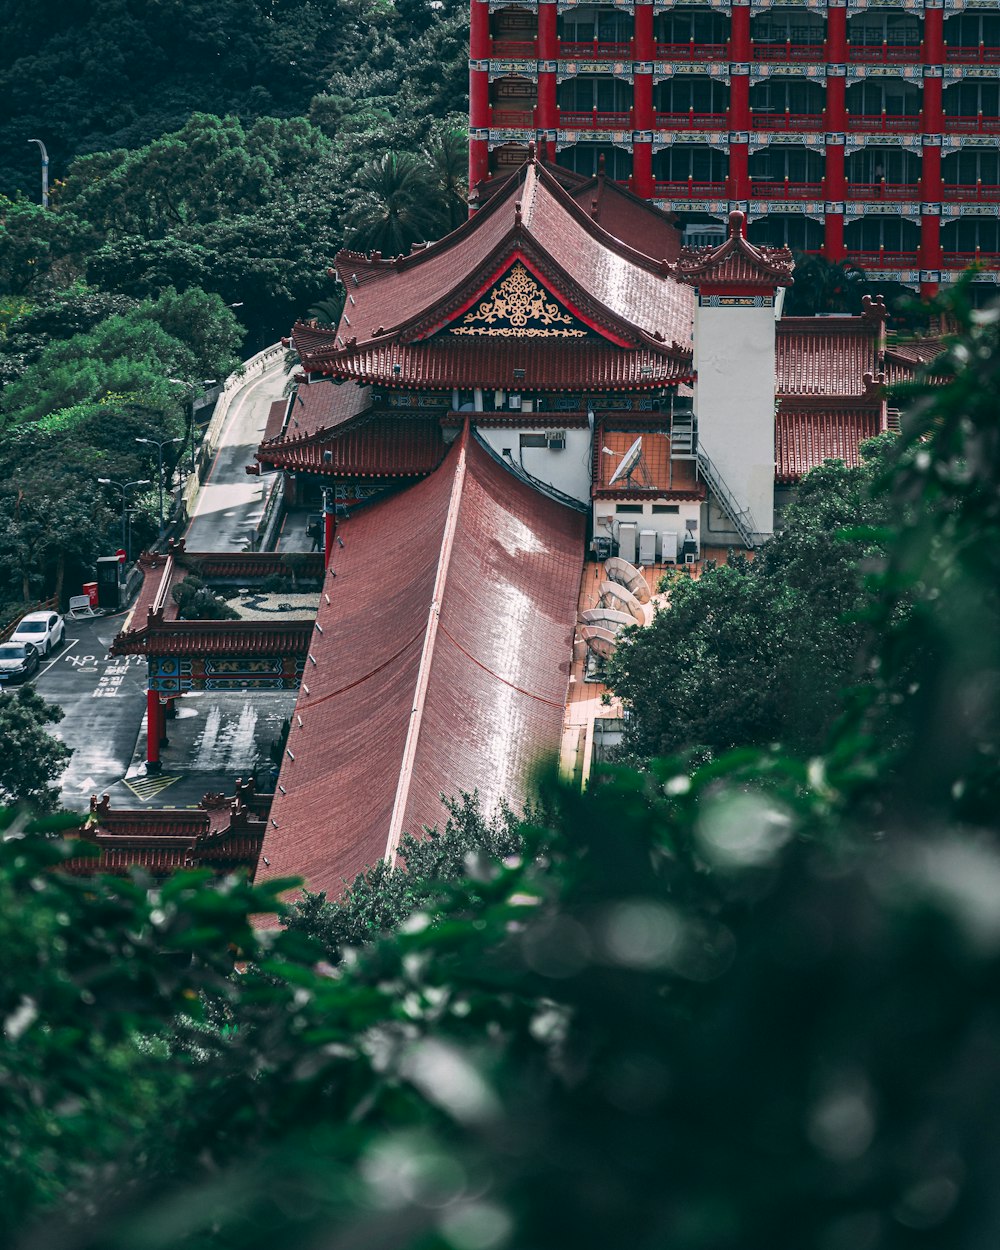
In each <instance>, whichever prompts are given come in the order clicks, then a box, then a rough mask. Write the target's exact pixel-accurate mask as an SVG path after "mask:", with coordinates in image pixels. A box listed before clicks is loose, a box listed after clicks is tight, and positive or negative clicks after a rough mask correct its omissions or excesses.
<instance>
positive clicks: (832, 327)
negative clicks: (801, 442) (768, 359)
mask: <svg viewBox="0 0 1000 1250" xmlns="http://www.w3.org/2000/svg"><path fill="white" fill-rule="evenodd" d="M878 346H879V328H878V326H877V325H872V324H871V323H866V322H864V321H862V319H861V318H860V317H836V318H835V317H783V318H782V319H781V321H779V322H778V326H777V334H776V336H775V371H776V379H775V386H776V391H777V394H778V395H830V396H842V397H845V398H846V397H848V396H861V395H864V394H865V393H866V387H865V381H864V376H865V374H866V373H867V374H871V375H875V374H876V373H877V371H878Z"/></svg>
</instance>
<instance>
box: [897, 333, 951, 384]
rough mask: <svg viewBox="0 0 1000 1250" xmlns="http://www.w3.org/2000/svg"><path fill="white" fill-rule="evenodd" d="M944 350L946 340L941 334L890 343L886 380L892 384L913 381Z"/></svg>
mask: <svg viewBox="0 0 1000 1250" xmlns="http://www.w3.org/2000/svg"><path fill="white" fill-rule="evenodd" d="M943 350H944V340H943V339H942V338H940V337H939V336H932V337H929V338H922V339H910V340H909V341H907V342H902V343H900V342H891V343H888V344H887V345H886V349H885V372H886V381H887V382H888V384H889V385H890V386H895V385H897V384H898V383H900V382H912V381H913V380H914V379H915V377H916V375H917V374H918V373H919V372H920V370H921V369H922V368H923V367H924V366H925V365H929V364H930V363H931V362H932V361H934V360H936V359H937V358H938V356H940V355H941V353H942V351H943ZM943 380H944V379H943V378H942V379H941V381H943Z"/></svg>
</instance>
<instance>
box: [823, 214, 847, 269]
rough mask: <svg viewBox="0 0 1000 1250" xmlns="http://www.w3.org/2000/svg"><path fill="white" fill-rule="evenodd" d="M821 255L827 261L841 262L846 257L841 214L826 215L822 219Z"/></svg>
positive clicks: (842, 216) (842, 215)
mask: <svg viewBox="0 0 1000 1250" xmlns="http://www.w3.org/2000/svg"><path fill="white" fill-rule="evenodd" d="M823 255H824V256H825V257H826V259H827V260H843V259H844V257H845V256H846V255H847V248H846V246H845V244H844V214H843V213H827V214H826V216H825V217H824V219H823Z"/></svg>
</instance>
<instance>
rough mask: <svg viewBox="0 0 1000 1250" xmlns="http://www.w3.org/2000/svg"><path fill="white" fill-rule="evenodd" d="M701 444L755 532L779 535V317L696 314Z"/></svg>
mask: <svg viewBox="0 0 1000 1250" xmlns="http://www.w3.org/2000/svg"><path fill="white" fill-rule="evenodd" d="M694 366H695V369H696V370H697V374H698V381H697V384H696V385H695V393H694V405H695V413H696V415H697V418H698V438H699V440H700V443H701V446H702V449H703V450H704V451H705V452H706V453H707V454H708V456H709V457H710V458H711V459H712V460H713V461H714V463H715V465H716V468H717V469H718V470H719V472H720V474H721V475H722V477H723V478H724V479H725V482H726V484H727V486H728V487H729V489H730V491H731V492H732V493H733V495H735V497H736V498H737V500H739V501H740V503H741V504H748V505H749V507H750V511H751V512H752V513H753V519H754V523H755V525H756V528H757V530H758V531H759V532H760V533H762V534H771V533H773V532H774V309H773V308H708V307H701V306H698V307H696V309H695V334H694Z"/></svg>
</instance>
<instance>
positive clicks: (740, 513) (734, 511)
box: [697, 446, 767, 551]
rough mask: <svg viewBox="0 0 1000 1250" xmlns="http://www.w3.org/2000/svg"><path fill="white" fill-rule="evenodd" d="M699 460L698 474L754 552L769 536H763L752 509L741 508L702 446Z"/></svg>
mask: <svg viewBox="0 0 1000 1250" xmlns="http://www.w3.org/2000/svg"><path fill="white" fill-rule="evenodd" d="M697 460H698V472H699V473H700V474H701V476H702V477H703V478H704V479H705V483H706V485H707V486H708V488H709V490H710V491H711V492H712V494H713V495H714V496H715V498H716V501H717V502H718V504H719V507H720V508H721V509H722V511H723V512H724V513H725V514H726V516H727V517H729V519H730V521H732V523H733V526H734V528H735V530H736V532H737V533H738V534H739V536H740V538H741V539H742V540H743V545H744V546H745V547H746V549H747V550H748V551H753V550H754V548H755V547H759V546H761V544H762V543H763V542H764V541H765V538H766V537H767V536H766V535H765V534H761V533H760V531H759V530H758V528H757V523H756V521H755V520H754V519H753V513H752V512H751V511H750V509H749V508H741V507H740V505H739V501H738V500H737V499H736V497H735V496H734V495H733V492H732V491H731V490H730V489H729V487H728V486H727V485H726V483H725V479H724V478H723V476H722V474H721V473H720V472H719V470H718V469H717V468H716V467H715V465H714V464H713V463H712V461H711V459H710V458H709V456H708V454H707V453H706V452H705V450H704V448H702V447H701V446H699V447H698V453H697Z"/></svg>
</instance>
